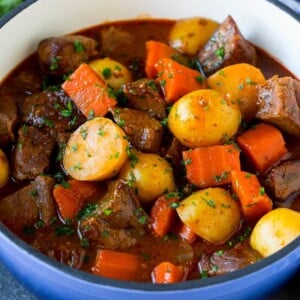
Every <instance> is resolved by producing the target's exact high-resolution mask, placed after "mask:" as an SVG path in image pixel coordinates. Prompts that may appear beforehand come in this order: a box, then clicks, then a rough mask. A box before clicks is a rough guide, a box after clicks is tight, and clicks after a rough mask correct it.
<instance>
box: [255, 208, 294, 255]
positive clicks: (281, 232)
mask: <svg viewBox="0 0 300 300" xmlns="http://www.w3.org/2000/svg"><path fill="white" fill-rule="evenodd" d="M298 236H300V213H299V212H297V211H295V210H292V209H289V208H283V207H282V208H276V209H274V210H271V211H270V212H268V213H266V214H265V215H264V216H263V217H261V218H260V219H259V221H258V222H257V223H256V225H255V227H254V228H253V231H252V233H251V236H250V245H251V247H252V248H253V249H255V250H256V251H258V252H259V253H260V254H261V255H262V256H263V257H266V256H269V255H271V254H273V253H275V252H276V251H278V250H280V249H281V248H283V247H284V246H286V245H287V244H289V243H290V242H292V241H293V240H294V239H296V238H297V237H298Z"/></svg>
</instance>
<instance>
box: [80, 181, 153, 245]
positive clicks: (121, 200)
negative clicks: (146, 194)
mask: <svg viewBox="0 0 300 300" xmlns="http://www.w3.org/2000/svg"><path fill="white" fill-rule="evenodd" d="M149 222H150V220H149V217H148V216H147V214H146V213H145V211H144V210H143V209H142V207H141V206H140V204H139V202H138V200H137V198H136V196H135V194H134V193H133V192H132V191H131V189H130V188H129V187H128V185H127V184H126V183H125V182H123V181H122V180H120V179H119V180H116V181H112V182H111V183H110V184H109V186H108V191H107V193H106V194H105V195H104V197H103V198H102V199H101V201H100V203H99V206H98V207H97V209H96V211H95V212H94V213H93V214H92V216H91V217H88V218H87V219H85V220H82V221H81V222H80V231H81V234H82V235H83V236H84V237H86V238H88V239H91V240H94V241H97V243H99V244H101V245H105V246H106V247H109V248H110V249H115V248H122V249H125V248H127V247H129V246H132V245H134V244H135V243H136V237H138V236H142V235H143V234H144V233H145V231H146V230H147V229H148V226H149Z"/></svg>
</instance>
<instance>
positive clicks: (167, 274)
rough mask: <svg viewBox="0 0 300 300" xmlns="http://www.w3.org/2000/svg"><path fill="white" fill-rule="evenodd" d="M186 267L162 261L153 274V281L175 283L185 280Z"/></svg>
mask: <svg viewBox="0 0 300 300" xmlns="http://www.w3.org/2000/svg"><path fill="white" fill-rule="evenodd" d="M184 275H185V269H184V267H183V266H176V265H174V264H172V263H170V262H167V261H166V262H161V263H160V264H159V265H157V266H156V267H155V268H154V269H153V272H152V274H151V277H152V282H153V283H175V282H180V281H183V279H184Z"/></svg>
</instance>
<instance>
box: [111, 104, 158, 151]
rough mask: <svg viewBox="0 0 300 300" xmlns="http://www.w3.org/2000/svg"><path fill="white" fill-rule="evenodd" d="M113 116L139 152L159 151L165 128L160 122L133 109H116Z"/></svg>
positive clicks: (113, 110)
mask: <svg viewBox="0 0 300 300" xmlns="http://www.w3.org/2000/svg"><path fill="white" fill-rule="evenodd" d="M112 114H113V117H114V120H115V122H116V123H117V124H118V125H119V126H121V127H122V129H123V130H124V132H125V134H126V135H127V137H128V140H129V141H130V142H131V144H132V145H133V146H134V147H135V148H136V149H137V150H140V151H143V152H151V153H153V152H157V151H158V150H159V148H160V145H161V141H162V136H163V127H162V125H161V124H160V122H159V121H157V120H156V119H154V118H152V117H150V116H149V115H148V114H147V113H145V112H143V111H138V110H135V109H131V108H114V109H112Z"/></svg>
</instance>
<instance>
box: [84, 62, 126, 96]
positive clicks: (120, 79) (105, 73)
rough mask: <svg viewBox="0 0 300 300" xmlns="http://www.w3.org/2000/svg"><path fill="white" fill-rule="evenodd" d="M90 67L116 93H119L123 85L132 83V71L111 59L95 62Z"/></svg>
mask: <svg viewBox="0 0 300 300" xmlns="http://www.w3.org/2000/svg"><path fill="white" fill-rule="evenodd" d="M89 66H90V67H91V68H92V69H93V70H94V71H96V72H97V73H98V75H99V76H100V77H101V78H102V79H103V80H104V81H105V82H106V83H107V84H108V85H109V86H111V87H112V88H113V89H114V90H115V91H118V90H119V89H120V88H121V86H122V84H124V83H127V82H131V81H132V76H131V73H130V71H129V70H128V69H127V68H126V67H125V66H124V65H123V64H121V63H119V62H117V61H115V60H113V59H111V58H109V57H106V58H101V59H96V60H93V61H91V62H90V63H89Z"/></svg>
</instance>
